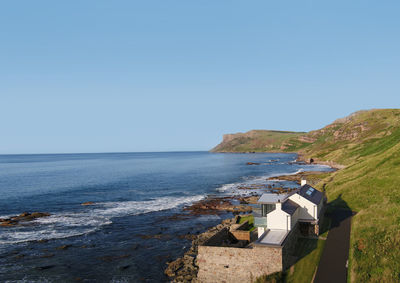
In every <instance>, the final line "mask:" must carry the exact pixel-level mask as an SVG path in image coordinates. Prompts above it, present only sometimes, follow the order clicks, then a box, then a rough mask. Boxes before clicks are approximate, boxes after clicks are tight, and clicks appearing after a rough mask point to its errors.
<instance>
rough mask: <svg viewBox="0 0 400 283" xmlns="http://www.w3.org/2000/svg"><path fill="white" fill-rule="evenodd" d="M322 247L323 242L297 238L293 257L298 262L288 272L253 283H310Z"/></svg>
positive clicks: (272, 275)
mask: <svg viewBox="0 0 400 283" xmlns="http://www.w3.org/2000/svg"><path fill="white" fill-rule="evenodd" d="M324 246H325V241H324V240H318V239H306V238H299V239H298V240H297V245H296V253H295V255H294V256H295V257H297V258H298V261H297V262H296V263H295V264H294V265H293V266H291V267H290V268H289V270H286V271H284V272H277V273H273V274H270V275H265V276H261V277H259V278H257V279H256V280H255V283H267V282H268V283H279V282H287V283H310V282H311V281H312V278H313V276H314V273H315V271H316V269H317V266H318V263H319V260H320V258H321V255H322V251H323V249H324Z"/></svg>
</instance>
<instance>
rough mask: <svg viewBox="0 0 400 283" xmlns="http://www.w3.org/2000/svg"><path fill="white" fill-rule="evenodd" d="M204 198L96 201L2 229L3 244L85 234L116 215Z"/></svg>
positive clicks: (164, 208)
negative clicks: (80, 209)
mask: <svg viewBox="0 0 400 283" xmlns="http://www.w3.org/2000/svg"><path fill="white" fill-rule="evenodd" d="M204 197H205V195H196V196H184V197H162V198H158V199H154V200H148V201H126V202H102V203H96V204H95V205H93V206H88V207H85V209H83V210H82V211H80V212H71V213H62V214H61V213H55V214H52V215H51V216H49V217H43V218H38V219H36V220H34V221H32V222H31V223H29V225H26V226H18V227H10V228H7V229H1V230H0V245H1V244H14V243H21V242H27V241H38V240H49V239H60V238H68V237H73V236H79V235H84V234H88V233H91V232H94V231H96V230H98V229H100V228H101V227H102V226H104V225H109V224H111V223H112V218H114V217H122V216H128V215H138V214H143V213H149V212H154V211H161V210H167V209H173V208H176V207H179V206H184V205H189V204H191V203H193V202H196V201H199V200H201V199H203V198H204ZM32 224H33V225H32ZM35 224H36V225H35Z"/></svg>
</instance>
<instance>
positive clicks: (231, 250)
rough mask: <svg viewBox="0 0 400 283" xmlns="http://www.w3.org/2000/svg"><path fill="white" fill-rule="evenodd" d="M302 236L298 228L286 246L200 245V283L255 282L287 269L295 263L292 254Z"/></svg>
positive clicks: (286, 240)
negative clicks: (292, 261)
mask: <svg viewBox="0 0 400 283" xmlns="http://www.w3.org/2000/svg"><path fill="white" fill-rule="evenodd" d="M225 233H226V232H225ZM221 234H224V233H221ZM298 235H299V229H298V225H296V226H295V227H294V229H293V230H292V231H291V233H290V234H289V235H288V236H287V238H286V239H285V241H284V243H283V245H282V246H263V245H251V246H249V247H246V248H235V247H221V246H209V245H206V244H205V245H203V246H199V247H198V255H197V259H196V264H197V266H198V267H199V271H198V274H197V279H198V282H200V283H213V282H233V283H235V282H238V283H247V282H249V283H251V282H254V280H255V279H256V278H258V277H260V276H262V275H267V274H271V273H274V272H279V271H282V270H285V269H287V268H288V267H289V265H290V264H291V262H290V261H291V260H290V254H291V253H293V250H294V249H295V244H296V242H297V238H298ZM216 236H217V235H216ZM221 236H222V235H221ZM216 238H219V235H218V236H217V237H216Z"/></svg>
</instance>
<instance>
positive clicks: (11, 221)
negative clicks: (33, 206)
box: [0, 212, 50, 227]
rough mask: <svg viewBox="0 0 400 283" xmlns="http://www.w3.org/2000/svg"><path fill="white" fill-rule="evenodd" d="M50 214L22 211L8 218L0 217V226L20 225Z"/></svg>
mask: <svg viewBox="0 0 400 283" xmlns="http://www.w3.org/2000/svg"><path fill="white" fill-rule="evenodd" d="M47 216H50V213H47V212H32V213H29V212H23V213H21V214H20V215H16V216H11V217H10V218H0V226H2V227H12V226H17V225H22V224H23V223H26V222H30V221H33V220H35V219H37V218H41V217H47Z"/></svg>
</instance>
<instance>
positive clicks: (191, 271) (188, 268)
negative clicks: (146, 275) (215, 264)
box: [164, 218, 236, 282]
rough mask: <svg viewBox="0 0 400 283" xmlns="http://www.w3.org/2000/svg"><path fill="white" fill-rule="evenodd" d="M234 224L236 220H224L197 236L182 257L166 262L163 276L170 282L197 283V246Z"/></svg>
mask: <svg viewBox="0 0 400 283" xmlns="http://www.w3.org/2000/svg"><path fill="white" fill-rule="evenodd" d="M234 223H236V218H232V219H226V220H224V221H222V223H221V224H218V225H217V226H215V227H212V228H210V229H208V230H207V231H206V232H204V233H202V234H199V235H197V236H196V237H195V239H194V240H193V241H192V246H191V247H190V249H189V250H188V251H187V252H185V254H184V255H183V257H180V258H177V259H176V260H174V261H172V262H167V268H166V269H165V271H164V273H165V275H167V276H168V277H169V278H170V280H171V282H197V272H198V270H199V267H198V265H197V263H196V258H197V253H198V246H199V245H202V244H204V243H205V242H206V241H207V240H209V239H210V238H211V237H213V236H214V235H215V234H217V233H219V232H220V231H222V230H223V229H229V227H230V226H231V225H232V224H234Z"/></svg>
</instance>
